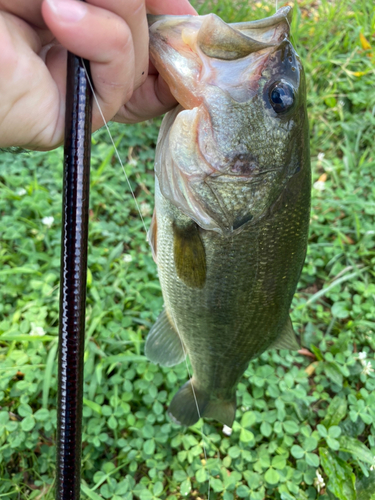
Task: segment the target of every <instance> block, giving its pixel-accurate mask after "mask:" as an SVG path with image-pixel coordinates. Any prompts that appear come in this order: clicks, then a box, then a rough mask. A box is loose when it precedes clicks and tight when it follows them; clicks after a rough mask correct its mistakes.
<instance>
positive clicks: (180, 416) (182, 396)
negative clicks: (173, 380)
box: [168, 380, 236, 427]
mask: <svg viewBox="0 0 375 500" xmlns="http://www.w3.org/2000/svg"><path fill="white" fill-rule="evenodd" d="M197 407H198V408H199V411H198V408H197ZM168 414H169V416H170V417H171V419H172V420H173V421H174V422H175V423H176V424H180V425H186V426H189V425H194V424H195V423H196V422H198V420H199V418H200V417H208V418H214V419H215V420H218V421H219V422H221V423H222V424H224V425H227V426H228V427H232V424H233V421H234V417H235V415H236V396H233V398H232V399H231V400H229V401H224V400H222V399H210V394H208V393H205V392H204V391H202V390H198V389H196V388H195V387H193V383H192V381H191V380H189V381H188V382H186V384H185V385H183V386H182V387H181V389H180V390H179V391H178V392H177V394H176V395H175V396H174V398H173V399H172V402H171V404H170V407H169V409H168Z"/></svg>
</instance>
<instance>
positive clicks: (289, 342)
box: [269, 316, 300, 351]
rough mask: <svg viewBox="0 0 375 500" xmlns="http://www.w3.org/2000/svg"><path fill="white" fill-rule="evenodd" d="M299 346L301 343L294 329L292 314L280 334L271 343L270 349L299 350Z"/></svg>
mask: <svg viewBox="0 0 375 500" xmlns="http://www.w3.org/2000/svg"><path fill="white" fill-rule="evenodd" d="M299 348H300V345H299V343H298V341H297V338H296V334H295V332H294V330H293V325H292V320H291V319H290V316H288V318H287V320H286V322H285V325H284V328H283V329H282V331H281V333H280V335H279V336H278V337H277V339H276V340H275V342H273V344H271V346H270V347H269V349H290V350H292V351H298V349H299Z"/></svg>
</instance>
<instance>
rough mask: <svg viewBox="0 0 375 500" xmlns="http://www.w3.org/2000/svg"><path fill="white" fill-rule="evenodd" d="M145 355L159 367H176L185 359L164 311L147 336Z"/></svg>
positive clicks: (180, 344) (177, 337)
mask: <svg viewBox="0 0 375 500" xmlns="http://www.w3.org/2000/svg"><path fill="white" fill-rule="evenodd" d="M145 354H146V356H147V357H148V359H149V360H150V361H152V362H153V363H155V364H159V365H161V366H174V365H178V364H179V363H181V362H182V361H184V359H185V351H184V348H183V345H182V341H181V339H180V336H179V335H178V333H177V332H176V330H175V329H174V327H173V326H172V324H171V322H170V320H169V318H168V315H167V311H166V310H165V309H164V310H163V311H162V312H161V313H160V315H159V317H158V319H157V320H156V323H155V324H154V326H153V327H152V328H151V330H150V333H149V334H148V337H147V339H146V345H145Z"/></svg>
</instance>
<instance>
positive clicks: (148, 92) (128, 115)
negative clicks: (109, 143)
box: [114, 74, 177, 123]
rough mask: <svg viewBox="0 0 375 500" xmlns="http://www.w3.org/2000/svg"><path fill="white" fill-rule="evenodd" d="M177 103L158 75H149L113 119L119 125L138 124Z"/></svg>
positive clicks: (158, 114) (164, 111) (160, 113)
mask: <svg viewBox="0 0 375 500" xmlns="http://www.w3.org/2000/svg"><path fill="white" fill-rule="evenodd" d="M176 104H177V101H176V99H175V98H174V97H173V96H172V94H171V92H170V90H169V87H168V85H167V84H166V82H165V81H164V80H163V78H162V77H161V76H160V75H157V74H149V75H148V77H147V80H146V81H145V83H144V84H143V85H142V86H141V87H139V88H138V89H137V90H135V91H134V93H133V95H132V97H131V99H130V100H129V101H128V102H127V103H126V104H125V105H124V106H123V107H122V108H121V109H120V111H119V112H118V113H117V114H116V116H115V117H114V120H115V121H118V122H120V123H138V122H141V121H144V120H148V119H150V118H155V117H156V116H160V115H162V114H164V113H166V112H167V111H169V110H170V109H172V108H173V107H174V106H176Z"/></svg>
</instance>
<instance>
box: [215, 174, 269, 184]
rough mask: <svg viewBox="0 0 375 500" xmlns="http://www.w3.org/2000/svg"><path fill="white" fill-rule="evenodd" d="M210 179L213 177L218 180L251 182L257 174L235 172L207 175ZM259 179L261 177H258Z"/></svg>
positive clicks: (255, 178)
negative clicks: (249, 174)
mask: <svg viewBox="0 0 375 500" xmlns="http://www.w3.org/2000/svg"><path fill="white" fill-rule="evenodd" d="M209 177H210V178H211V179H215V180H217V181H219V182H228V181H231V182H246V183H251V182H254V181H255V180H257V174H252V175H251V176H248V175H236V174H217V175H216V174H211V175H210V176H209ZM260 180H261V179H260Z"/></svg>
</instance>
